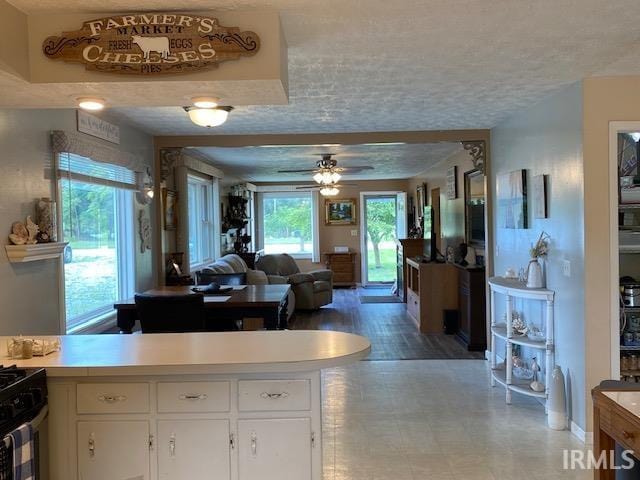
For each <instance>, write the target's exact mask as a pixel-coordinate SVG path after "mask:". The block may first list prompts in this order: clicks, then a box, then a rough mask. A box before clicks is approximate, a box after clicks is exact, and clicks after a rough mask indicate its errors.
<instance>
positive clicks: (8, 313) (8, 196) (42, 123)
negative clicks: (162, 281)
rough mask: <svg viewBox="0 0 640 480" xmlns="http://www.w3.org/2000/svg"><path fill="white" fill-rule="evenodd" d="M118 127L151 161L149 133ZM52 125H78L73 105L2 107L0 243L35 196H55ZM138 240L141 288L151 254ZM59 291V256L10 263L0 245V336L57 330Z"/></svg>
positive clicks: (126, 146) (148, 278)
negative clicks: (68, 107)
mask: <svg viewBox="0 0 640 480" xmlns="http://www.w3.org/2000/svg"><path fill="white" fill-rule="evenodd" d="M120 127H121V137H122V139H121V148H122V149H123V150H127V151H130V152H132V153H136V154H140V155H143V156H144V158H145V159H146V160H147V161H148V163H149V165H151V164H152V160H153V144H152V138H151V137H150V136H148V135H146V134H144V133H141V132H139V131H136V130H133V129H130V128H127V127H126V126H124V125H120ZM51 130H69V131H74V130H76V114H75V110H6V109H0V245H5V244H6V243H8V239H7V235H8V234H9V233H10V230H11V224H12V223H13V222H14V221H16V220H21V221H24V219H25V217H26V216H27V215H34V201H35V200H36V199H37V198H40V197H50V198H53V183H52V180H51V176H50V172H49V168H50V166H51V164H52V155H51V146H50V136H49V133H50V131H51ZM138 208H139V207H137V209H136V219H137V213H138ZM146 208H149V207H146ZM137 231H138V229H137V223H136V233H137ZM139 241H140V240H139V237H138V236H136V255H137V257H136V288H137V289H141V290H145V289H148V288H149V287H150V286H151V285H152V283H153V276H152V255H151V252H150V251H147V252H146V253H145V254H143V255H141V254H140V245H139ZM59 292H60V285H59V269H58V262H57V261H55V260H44V261H38V262H30V263H24V264H16V263H9V262H8V260H7V256H6V254H5V251H4V247H0V335H13V334H18V333H22V334H47V333H48V334H53V333H59V332H58V329H59V325H60V319H59Z"/></svg>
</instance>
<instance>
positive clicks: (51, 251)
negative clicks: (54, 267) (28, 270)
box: [4, 242, 67, 263]
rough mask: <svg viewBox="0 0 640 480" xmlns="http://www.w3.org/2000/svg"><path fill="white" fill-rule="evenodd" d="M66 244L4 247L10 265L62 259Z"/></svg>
mask: <svg viewBox="0 0 640 480" xmlns="http://www.w3.org/2000/svg"><path fill="white" fill-rule="evenodd" d="M66 246H67V243H64V242H56V243H36V244H34V245H5V246H4V248H5V250H6V252H7V258H8V259H9V261H10V262H11V263H23V262H35V261H37V260H48V259H51V258H60V257H62V252H64V248H65V247H66Z"/></svg>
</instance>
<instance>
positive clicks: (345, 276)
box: [333, 273, 353, 283]
mask: <svg viewBox="0 0 640 480" xmlns="http://www.w3.org/2000/svg"><path fill="white" fill-rule="evenodd" d="M352 282H353V275H352V274H351V273H334V274H333V283H352Z"/></svg>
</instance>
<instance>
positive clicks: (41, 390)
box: [0, 365, 47, 440]
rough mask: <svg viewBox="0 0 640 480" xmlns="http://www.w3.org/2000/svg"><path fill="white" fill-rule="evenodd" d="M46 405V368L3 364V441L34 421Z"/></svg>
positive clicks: (0, 368)
mask: <svg viewBox="0 0 640 480" xmlns="http://www.w3.org/2000/svg"><path fill="white" fill-rule="evenodd" d="M46 405H47V376H46V373H45V370H44V368H18V367H16V366H15V365H11V366H9V367H5V366H3V365H0V440H1V439H2V438H4V436H5V435H7V434H8V433H10V432H11V431H12V430H14V429H15V428H17V427H19V426H20V425H22V424H23V423H26V422H30V421H32V420H33V419H34V418H35V417H36V416H37V415H38V413H40V411H41V410H42V408H44V407H45V406H46Z"/></svg>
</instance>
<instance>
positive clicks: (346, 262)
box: [324, 252, 356, 287]
mask: <svg viewBox="0 0 640 480" xmlns="http://www.w3.org/2000/svg"><path fill="white" fill-rule="evenodd" d="M324 257H325V265H326V267H327V268H328V269H329V270H331V271H332V272H333V285H334V286H336V287H355V286H356V253H355V252H345V253H337V252H326V253H324Z"/></svg>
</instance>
